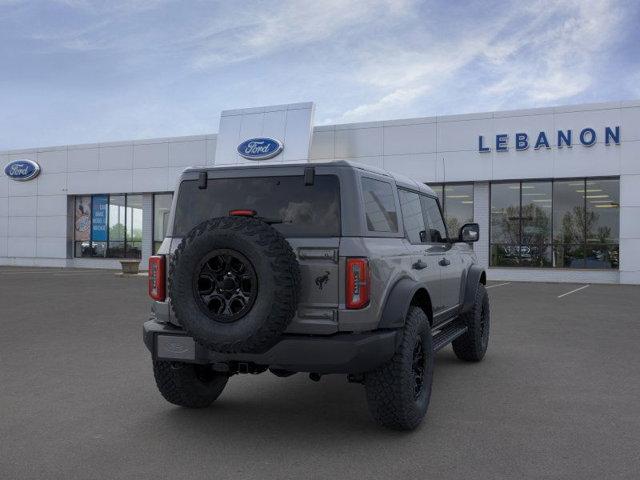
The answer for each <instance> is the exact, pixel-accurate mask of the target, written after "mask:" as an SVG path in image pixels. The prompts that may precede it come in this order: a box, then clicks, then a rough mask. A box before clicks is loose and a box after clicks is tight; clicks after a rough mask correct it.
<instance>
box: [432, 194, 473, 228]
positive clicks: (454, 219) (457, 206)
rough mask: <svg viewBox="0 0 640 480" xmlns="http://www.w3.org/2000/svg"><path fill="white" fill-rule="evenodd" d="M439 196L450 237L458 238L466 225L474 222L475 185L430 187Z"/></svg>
mask: <svg viewBox="0 0 640 480" xmlns="http://www.w3.org/2000/svg"><path fill="white" fill-rule="evenodd" d="M429 186H430V187H431V188H432V189H433V191H434V192H435V193H436V195H437V196H438V200H440V205H442V210H443V212H444V219H445V222H446V224H447V230H448V231H449V235H450V236H453V237H455V236H457V235H458V232H459V231H460V228H461V227H462V226H463V225H464V224H465V223H472V222H473V183H447V184H444V185H443V184H436V185H429Z"/></svg>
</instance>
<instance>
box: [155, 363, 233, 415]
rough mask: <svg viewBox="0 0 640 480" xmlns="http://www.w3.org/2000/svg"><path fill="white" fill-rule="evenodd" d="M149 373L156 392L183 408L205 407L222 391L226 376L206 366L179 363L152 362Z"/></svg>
mask: <svg viewBox="0 0 640 480" xmlns="http://www.w3.org/2000/svg"><path fill="white" fill-rule="evenodd" d="M153 374H154V376H155V378H156V385H157V386H158V390H160V393H161V394H162V396H163V397H164V398H165V400H167V401H168V402H170V403H173V404H174V405H179V406H181V407H187V408H205V407H208V406H209V405H211V404H212V403H213V402H214V401H215V400H216V399H217V398H218V397H219V396H220V394H221V393H222V390H224V387H225V385H226V384H227V380H228V378H229V377H228V376H227V375H224V374H221V373H218V372H215V371H213V370H212V369H211V367H209V366H208V365H195V364H192V363H183V362H164V361H159V360H156V361H154V362H153Z"/></svg>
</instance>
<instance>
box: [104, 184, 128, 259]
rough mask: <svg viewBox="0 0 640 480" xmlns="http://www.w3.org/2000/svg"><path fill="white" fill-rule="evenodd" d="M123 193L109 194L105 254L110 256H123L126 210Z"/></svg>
mask: <svg viewBox="0 0 640 480" xmlns="http://www.w3.org/2000/svg"><path fill="white" fill-rule="evenodd" d="M125 198H126V197H125V196H124V195H109V220H108V224H109V240H108V242H109V246H108V247H107V256H108V257H111V258H120V257H124V237H125V222H126V220H127V210H126V208H125V203H126V200H125Z"/></svg>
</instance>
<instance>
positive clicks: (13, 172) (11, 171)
mask: <svg viewBox="0 0 640 480" xmlns="http://www.w3.org/2000/svg"><path fill="white" fill-rule="evenodd" d="M4 173H5V174H6V175H7V177H9V178H10V179H12V180H17V181H19V182H26V181H27V180H31V179H33V178H36V177H37V176H38V174H39V173H40V165H38V164H37V163H36V162H34V161H33V160H26V159H25V160H14V161H13V162H10V163H8V164H7V166H6V167H4Z"/></svg>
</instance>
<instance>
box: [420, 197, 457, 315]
mask: <svg viewBox="0 0 640 480" xmlns="http://www.w3.org/2000/svg"><path fill="white" fill-rule="evenodd" d="M420 200H421V203H422V212H423V214H424V217H425V224H426V226H427V232H426V233H427V235H426V241H427V243H428V247H427V253H428V255H429V256H430V257H432V258H433V259H434V262H435V264H436V265H437V267H438V270H439V273H440V302H439V304H438V306H437V308H436V306H435V305H434V309H433V310H434V320H435V323H439V322H440V321H444V320H447V319H448V318H449V317H451V316H452V315H455V313H456V310H457V307H458V302H459V293H460V289H459V286H458V287H456V286H455V285H454V284H453V283H454V280H455V279H456V273H455V272H456V271H457V270H456V269H457V264H456V262H455V261H454V258H455V255H453V254H452V249H453V248H454V247H452V245H451V243H449V241H448V239H447V230H446V228H445V225H444V220H443V218H442V210H441V209H440V204H439V203H438V200H437V199H436V198H435V197H429V196H427V195H421V196H420ZM459 279H460V277H457V280H458V282H459Z"/></svg>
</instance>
